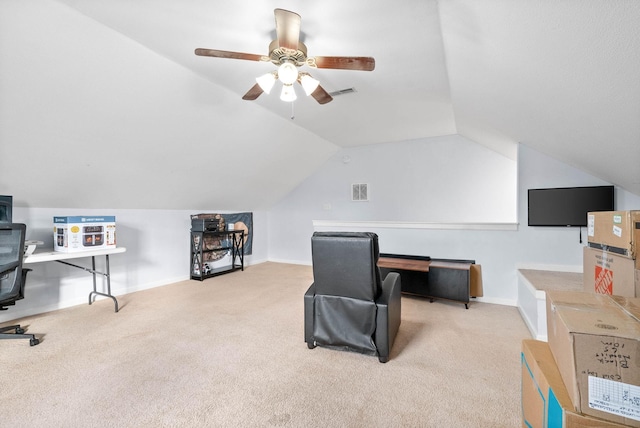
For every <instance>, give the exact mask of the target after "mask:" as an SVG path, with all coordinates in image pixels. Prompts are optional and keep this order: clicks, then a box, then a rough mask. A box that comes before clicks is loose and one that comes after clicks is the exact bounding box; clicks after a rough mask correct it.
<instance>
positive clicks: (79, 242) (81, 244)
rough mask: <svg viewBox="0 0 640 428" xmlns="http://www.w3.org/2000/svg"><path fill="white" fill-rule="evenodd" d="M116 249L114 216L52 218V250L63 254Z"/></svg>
mask: <svg viewBox="0 0 640 428" xmlns="http://www.w3.org/2000/svg"><path fill="white" fill-rule="evenodd" d="M115 247H116V218H115V216H67V217H54V218H53V249H54V250H55V251H61V252H65V253H73V252H78V251H87V250H101V249H105V248H115Z"/></svg>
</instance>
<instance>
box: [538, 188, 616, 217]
mask: <svg viewBox="0 0 640 428" xmlns="http://www.w3.org/2000/svg"><path fill="white" fill-rule="evenodd" d="M528 202H529V209H528V211H529V226H564V227H566V226H574V227H586V226H587V213H588V212H590V211H613V210H615V208H614V200H613V186H591V187H561V188H553V189H529V195H528Z"/></svg>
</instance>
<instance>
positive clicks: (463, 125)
mask: <svg viewBox="0 0 640 428" xmlns="http://www.w3.org/2000/svg"><path fill="white" fill-rule="evenodd" d="M275 8H283V9H288V10H292V11H294V12H296V13H298V14H300V15H301V17H302V22H301V30H302V34H301V37H302V41H303V42H304V43H305V44H306V45H307V47H308V54H309V56H316V55H321V56H324V55H326V56H371V57H374V58H375V60H376V67H375V70H374V71H371V72H366V71H347V70H328V69H311V68H308V67H304V68H305V71H308V72H310V73H311V74H312V75H313V76H314V77H315V78H317V79H318V80H320V82H321V85H322V86H323V87H324V88H325V89H326V90H327V91H328V92H335V91H341V90H343V89H350V88H353V89H354V92H352V93H348V94H344V95H339V96H335V98H334V100H333V101H332V102H330V103H328V104H325V105H319V104H318V103H316V102H315V101H314V100H313V99H312V98H310V97H309V98H307V97H304V96H303V94H302V92H301V91H300V92H298V95H299V98H298V100H297V101H296V102H294V103H293V104H290V103H284V102H282V101H280V100H279V99H278V94H277V93H275V92H277V91H274V92H272V93H271V94H262V95H261V96H260V97H259V98H258V99H257V100H255V101H244V100H242V99H241V97H242V95H243V94H244V93H245V92H247V90H248V89H249V88H250V87H251V86H253V85H254V83H255V78H256V77H257V76H259V75H261V74H264V73H266V72H269V71H272V70H273V69H274V68H275V67H274V66H273V65H272V64H270V63H268V62H253V61H243V60H235V59H221V58H209V57H201V56H196V55H194V49H195V48H212V49H221V50H229V51H237V52H246V53H252V54H259V55H267V54H268V46H269V43H270V42H271V40H273V39H274V38H275V22H274V14H273V10H274V9H275ZM639 22H640V2H638V1H635V0H618V1H614V2H611V1H605V0H565V1H561V2H558V1H551V0H548V1H532V0H440V1H436V0H430V1H428V0H410V1H403V2H382V1H365V0H356V1H348V2H345V1H337V0H324V1H319V0H317V1H292V0H284V1H270V0H269V1H257V0H255V1H252V0H243V1H240V2H230V1H218V0H207V1H205V0H186V1H170V0H111V1H101V0H32V1H29V2H24V1H20V0H2V1H0V155H1V158H0V166H1V167H2V172H0V176H1V178H2V179H1V180H0V193H7V192H11V193H13V194H16V195H25V196H18V197H17V200H18V202H19V203H20V201H22V203H23V204H26V205H35V206H50V207H56V206H58V207H63V206H69V207H74V206H77V204H79V203H81V204H82V205H80V206H84V207H87V206H88V207H114V208H119V207H122V208H193V209H197V208H199V207H202V208H211V207H212V206H216V207H219V208H220V209H258V208H261V207H268V206H269V205H270V204H272V203H273V202H275V201H277V200H278V199H279V198H280V197H282V196H283V195H285V194H286V193H287V192H288V191H290V190H291V189H292V188H293V187H295V185H297V183H299V182H300V181H301V180H303V179H304V178H305V177H306V176H308V175H309V174H310V173H312V172H313V171H314V170H315V169H317V168H318V167H319V166H320V165H322V163H323V162H324V161H325V160H326V159H327V158H328V157H329V156H331V155H332V154H333V153H335V152H336V151H337V150H339V149H340V148H341V147H349V146H356V145H365V144H375V143H389V142H397V141H404V140H411V139H418V138H430V137H438V136H444V135H450V134H460V135H463V136H465V137H467V138H469V139H471V140H473V141H475V142H477V143H478V144H482V145H484V146H486V147H488V148H490V149H492V150H495V151H496V152H498V153H501V154H503V155H504V156H507V157H509V158H512V159H515V156H516V147H517V143H524V144H526V145H528V146H531V147H533V148H535V149H537V150H539V151H541V152H543V153H546V154H548V155H551V156H553V157H555V158H557V159H559V160H561V161H563V162H565V163H567V164H569V165H572V166H575V167H578V168H580V169H582V170H584V171H586V172H588V173H591V174H593V175H595V176H597V177H599V178H601V179H603V180H606V181H608V182H611V183H613V184H616V185H618V186H620V187H622V188H624V189H625V190H628V191H630V192H632V193H635V194H638V195H640V144H639V143H640V120H639V119H640V78H638V76H640V30H639V28H640V26H639V25H638V23H639ZM8 159H26V160H24V161H21V162H24V163H22V164H21V165H16V164H15V163H14V162H12V161H8ZM25 164H26V165H27V166H29V167H30V168H32V170H34V171H36V172H37V173H38V174H44V176H45V177H51V178H52V181H50V183H52V186H53V183H55V188H54V187H52V186H46V185H45V186H42V188H37V186H34V185H33V183H29V182H28V181H27V182H25V181H24V180H19V179H17V178H15V175H16V174H19V173H20V171H23V170H24V168H25ZM54 179H55V180H54ZM45 183H46V182H45ZM220 183H225V186H226V187H224V188H221V187H222V186H220ZM54 189H70V190H69V192H70V193H66V192H64V191H62V192H60V194H58V195H54V193H55V192H54ZM91 189H102V194H100V192H93V195H87V193H92V190H91ZM238 189H241V190H242V192H238ZM163 194H164V195H170V196H171V197H170V198H164V199H163V198H162V195H163ZM78 195H82V196H81V197H79V196H78ZM105 197H107V198H108V199H109V203H107V204H105V202H104V200H105ZM78 200H79V201H80V202H78Z"/></svg>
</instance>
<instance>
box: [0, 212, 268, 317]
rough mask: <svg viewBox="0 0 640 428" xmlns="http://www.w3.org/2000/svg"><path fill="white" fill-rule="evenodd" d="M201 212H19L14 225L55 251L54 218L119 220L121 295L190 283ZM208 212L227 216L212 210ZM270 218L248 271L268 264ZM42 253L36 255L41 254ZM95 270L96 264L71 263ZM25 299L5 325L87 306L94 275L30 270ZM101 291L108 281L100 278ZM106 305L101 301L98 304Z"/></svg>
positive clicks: (256, 238)
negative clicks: (194, 231) (192, 236)
mask: <svg viewBox="0 0 640 428" xmlns="http://www.w3.org/2000/svg"><path fill="white" fill-rule="evenodd" d="M201 212H203V211H201V210H191V211H187V210H112V209H108V210H107V209H104V210H82V212H79V210H75V209H73V210H71V209H58V208H21V207H14V209H13V221H14V222H17V223H26V224H27V239H31V240H39V241H43V242H44V245H42V246H39V247H38V249H40V250H42V249H49V250H50V249H51V248H52V247H53V217H54V216H66V215H87V216H89V215H115V216H116V237H117V245H118V246H119V247H125V248H126V249H127V251H126V252H125V253H123V254H114V255H111V256H109V259H110V270H111V290H112V293H113V294H114V295H116V296H117V295H122V294H127V293H131V292H134V291H137V290H143V289H147V288H152V287H157V286H161V285H166V284H170V283H174V282H178V281H183V280H186V279H188V278H189V264H190V255H189V252H190V243H189V230H190V228H191V220H190V217H189V216H190V215H191V214H198V213H201ZM204 212H222V213H224V212H226V211H218V210H215V209H214V210H207V211H204ZM266 219H267V216H266V213H265V212H263V211H258V212H255V211H254V212H253V245H252V254H251V255H247V256H245V266H247V265H250V264H256V263H261V262H264V261H266V259H267V250H268V249H267V241H268V240H267V221H266ZM36 251H37V250H36ZM71 262H73V263H74V264H78V265H83V266H86V267H90V263H91V259H89V258H86V259H75V260H71ZM103 264H104V257H97V258H96V267H97V270H102V271H104V270H103V269H104V266H103ZM26 267H29V268H31V269H33V270H32V271H31V272H30V273H29V274H28V276H27V286H26V290H25V299H24V300H20V301H19V302H18V303H17V304H16V306H14V307H12V308H11V310H8V311H6V312H4V311H3V312H2V313H0V322H2V321H5V320H11V319H15V318H19V317H21V316H25V315H31V314H37V313H42V312H47V311H51V310H55V309H60V308H65V307H69V306H73V305H78V304H86V303H87V301H88V295H89V292H90V291H91V290H92V287H93V285H92V278H91V274H90V273H88V272H85V271H83V270H81V269H77V268H74V267H70V266H66V265H63V264H60V263H57V262H46V263H37V264H29V265H27V266H26ZM98 284H99V291H100V289H101V287H102V286H103V285H104V279H103V278H98ZM100 299H102V297H98V299H97V300H100Z"/></svg>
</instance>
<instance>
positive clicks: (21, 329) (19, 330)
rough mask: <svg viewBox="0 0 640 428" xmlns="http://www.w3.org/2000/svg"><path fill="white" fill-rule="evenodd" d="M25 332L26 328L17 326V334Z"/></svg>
mask: <svg viewBox="0 0 640 428" xmlns="http://www.w3.org/2000/svg"><path fill="white" fill-rule="evenodd" d="M23 333H24V328H21V327H20V326H18V327H16V334H23Z"/></svg>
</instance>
